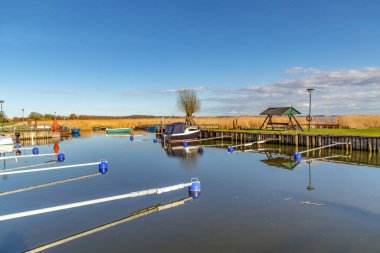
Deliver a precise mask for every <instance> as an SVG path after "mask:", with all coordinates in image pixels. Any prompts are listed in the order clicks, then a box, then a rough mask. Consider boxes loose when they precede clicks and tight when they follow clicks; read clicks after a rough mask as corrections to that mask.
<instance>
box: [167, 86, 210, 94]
mask: <svg viewBox="0 0 380 253" xmlns="http://www.w3.org/2000/svg"><path fill="white" fill-rule="evenodd" d="M181 90H195V91H203V90H205V87H203V86H196V87H187V88H180V89H171V90H160V93H164V94H174V93H178V92H179V91H181Z"/></svg>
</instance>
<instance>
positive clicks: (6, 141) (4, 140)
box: [0, 134, 14, 145]
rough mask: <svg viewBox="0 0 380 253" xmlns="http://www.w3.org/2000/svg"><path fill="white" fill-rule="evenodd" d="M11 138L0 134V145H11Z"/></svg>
mask: <svg viewBox="0 0 380 253" xmlns="http://www.w3.org/2000/svg"><path fill="white" fill-rule="evenodd" d="M13 144H14V143H13V140H12V136H10V135H9V134H0V145H13Z"/></svg>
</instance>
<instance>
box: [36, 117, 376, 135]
mask: <svg viewBox="0 0 380 253" xmlns="http://www.w3.org/2000/svg"><path fill="white" fill-rule="evenodd" d="M264 118H265V117H262V116H240V117H197V118H196V122H197V123H198V124H199V125H205V126H218V128H219V129H232V128H234V126H238V127H239V128H241V129H248V130H249V131H254V132H257V131H259V130H257V129H258V128H259V127H260V126H261V124H262V122H263V121H264ZM329 119H330V118H327V119H326V121H327V123H339V125H340V127H341V128H340V129H311V132H310V133H311V134H324V135H325V134H330V135H360V136H379V135H380V115H343V116H337V117H334V118H333V119H334V120H335V121H333V122H331V121H328V120H329ZM297 120H298V121H299V122H300V124H302V125H303V127H304V128H305V129H306V128H307V127H306V125H307V121H306V119H305V117H297ZM177 121H182V122H183V121H184V118H171V119H166V120H165V123H172V122H177ZM326 121H324V122H326ZM274 122H287V118H285V117H276V118H275V119H274ZM52 123H53V121H52V120H44V121H38V124H39V125H42V124H47V125H51V124H52ZM58 123H59V124H62V125H66V126H68V127H70V128H73V127H78V128H80V129H81V130H82V131H91V130H92V128H93V127H94V126H107V127H110V128H122V127H136V126H139V125H156V124H160V123H161V118H137V119H133V118H128V119H101V120H100V119H97V120H94V119H85V120H79V119H75V120H60V121H58ZM313 123H317V122H313ZM319 123H322V122H319ZM306 131H307V129H306ZM306 131H304V132H299V133H307V132H306ZM262 132H263V131H262ZM268 132H272V133H273V131H268ZM277 132H283V133H296V131H284V130H277Z"/></svg>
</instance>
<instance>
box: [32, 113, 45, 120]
mask: <svg viewBox="0 0 380 253" xmlns="http://www.w3.org/2000/svg"><path fill="white" fill-rule="evenodd" d="M28 118H30V119H32V120H37V119H41V118H43V115H42V114H41V113H38V112H31V113H30V114H29V117H28Z"/></svg>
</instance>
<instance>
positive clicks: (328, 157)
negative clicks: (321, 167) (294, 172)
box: [302, 155, 351, 162]
mask: <svg viewBox="0 0 380 253" xmlns="http://www.w3.org/2000/svg"><path fill="white" fill-rule="evenodd" d="M341 157H344V158H350V157H351V156H348V155H332V156H324V157H317V158H310V159H306V160H303V161H302V162H311V161H318V160H322V161H323V160H325V159H331V158H341Z"/></svg>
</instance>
